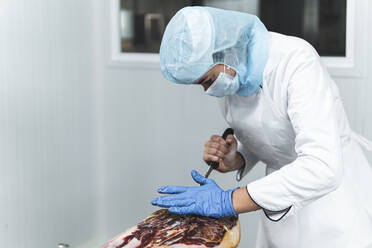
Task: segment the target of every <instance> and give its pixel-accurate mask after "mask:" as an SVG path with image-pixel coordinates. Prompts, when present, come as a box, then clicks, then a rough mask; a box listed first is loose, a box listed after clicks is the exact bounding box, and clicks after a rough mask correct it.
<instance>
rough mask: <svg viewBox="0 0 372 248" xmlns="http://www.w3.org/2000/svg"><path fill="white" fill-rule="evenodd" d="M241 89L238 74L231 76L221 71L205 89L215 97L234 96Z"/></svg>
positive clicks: (206, 92)
mask: <svg viewBox="0 0 372 248" xmlns="http://www.w3.org/2000/svg"><path fill="white" fill-rule="evenodd" d="M238 90H239V81H238V76H237V75H236V76H235V77H232V76H230V75H229V74H226V73H224V72H220V74H219V75H218V77H217V79H216V80H215V81H214V82H213V84H212V85H211V86H209V88H208V89H207V91H205V94H207V95H210V96H215V97H224V96H232V95H234V94H235V93H236V92H237V91H238Z"/></svg>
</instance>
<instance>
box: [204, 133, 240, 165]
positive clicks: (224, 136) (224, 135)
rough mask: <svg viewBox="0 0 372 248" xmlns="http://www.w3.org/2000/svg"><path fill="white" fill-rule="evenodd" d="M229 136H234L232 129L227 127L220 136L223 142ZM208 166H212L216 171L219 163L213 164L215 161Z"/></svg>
mask: <svg viewBox="0 0 372 248" xmlns="http://www.w3.org/2000/svg"><path fill="white" fill-rule="evenodd" d="M230 134H232V135H234V129H232V128H230V127H229V128H227V129H226V130H225V132H223V134H222V138H223V139H224V140H226V138H227V136H228V135H230ZM208 164H209V165H210V166H212V167H213V169H217V168H218V166H219V165H220V163H219V162H215V161H209V162H208Z"/></svg>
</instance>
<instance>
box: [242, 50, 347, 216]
mask: <svg viewBox="0 0 372 248" xmlns="http://www.w3.org/2000/svg"><path fill="white" fill-rule="evenodd" d="M291 63H292V64H291ZM288 67H289V69H288V70H287V71H286V73H289V74H288V75H289V76H288V86H287V91H286V93H287V114H288V117H289V119H290V121H291V123H292V126H293V128H294V131H295V134H296V140H295V150H296V153H297V159H295V160H294V161H293V162H292V163H290V164H288V165H285V166H283V167H282V168H281V169H279V170H277V171H275V172H273V173H271V174H269V175H267V176H265V177H263V178H261V179H259V180H257V181H254V182H252V183H250V184H248V185H247V191H248V194H249V195H250V196H251V198H252V200H253V201H255V202H256V203H257V204H258V205H259V206H261V207H262V208H263V210H264V211H265V214H266V216H267V217H268V218H269V219H271V220H273V221H278V220H280V219H282V218H283V217H284V216H290V215H292V214H293V213H296V212H297V211H298V210H300V209H301V208H303V207H304V206H306V205H307V204H309V203H311V202H313V201H315V200H317V199H319V198H320V197H322V196H324V195H326V194H328V193H330V192H332V191H334V190H335V189H337V187H338V186H339V185H340V182H341V180H342V175H343V162H342V156H341V143H340V136H339V132H338V126H337V123H336V112H335V109H334V103H333V96H332V93H331V85H330V83H331V82H332V79H331V78H330V77H329V75H328V73H327V72H326V71H325V69H324V68H323V66H322V65H321V62H320V58H319V56H318V55H317V54H316V53H315V52H306V53H302V54H300V55H297V57H296V58H295V59H293V61H290V62H289V65H288ZM290 67H292V68H293V69H290ZM324 207H327V206H324ZM289 210H291V211H289ZM288 211H289V212H288ZM287 212H288V214H287ZM286 214H287V215H286Z"/></svg>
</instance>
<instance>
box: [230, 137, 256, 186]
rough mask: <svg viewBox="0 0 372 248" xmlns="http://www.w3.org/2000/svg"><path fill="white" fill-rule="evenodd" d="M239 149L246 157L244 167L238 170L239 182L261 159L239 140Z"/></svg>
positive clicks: (237, 177) (237, 178)
mask: <svg viewBox="0 0 372 248" xmlns="http://www.w3.org/2000/svg"><path fill="white" fill-rule="evenodd" d="M237 151H238V152H239V153H240V154H241V155H242V157H243V159H244V167H243V168H242V169H240V170H238V171H237V173H236V180H237V181H238V182H239V181H240V180H242V178H243V177H244V176H245V175H247V173H248V172H249V171H250V170H251V169H252V168H253V167H254V166H255V165H256V164H257V162H258V161H259V159H258V158H257V157H256V155H254V154H253V153H252V152H250V151H249V150H248V149H246V147H244V146H243V145H242V144H241V143H240V142H239V141H238V149H237Z"/></svg>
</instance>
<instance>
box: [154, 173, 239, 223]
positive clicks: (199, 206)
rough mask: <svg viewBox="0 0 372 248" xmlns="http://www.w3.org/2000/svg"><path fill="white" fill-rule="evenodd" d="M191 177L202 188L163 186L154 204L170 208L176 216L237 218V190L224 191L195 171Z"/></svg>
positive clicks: (211, 180)
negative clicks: (235, 196)
mask: <svg viewBox="0 0 372 248" xmlns="http://www.w3.org/2000/svg"><path fill="white" fill-rule="evenodd" d="M191 176H192V178H193V179H194V181H195V182H197V183H199V184H200V186H194V187H184V186H163V187H160V188H159V189H158V192H159V193H161V194H169V195H166V196H161V197H157V198H155V199H154V200H152V202H151V203H152V204H153V205H156V206H159V207H165V208H169V209H168V210H169V212H171V213H175V214H197V215H203V216H211V217H215V218H221V217H227V216H237V214H236V213H235V211H234V207H233V205H232V199H231V196H232V192H233V191H234V190H236V189H237V188H235V189H232V190H227V191H224V190H223V189H221V188H220V187H219V186H218V185H217V184H216V182H215V181H214V180H213V179H209V178H205V177H203V176H202V175H200V174H199V173H198V172H197V171H195V170H193V171H192V172H191Z"/></svg>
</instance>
